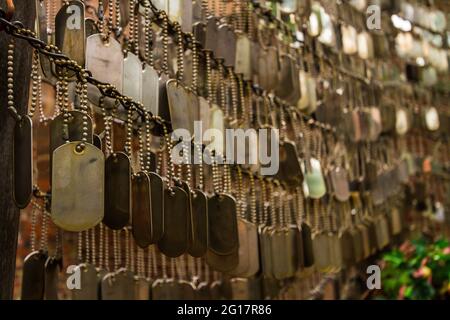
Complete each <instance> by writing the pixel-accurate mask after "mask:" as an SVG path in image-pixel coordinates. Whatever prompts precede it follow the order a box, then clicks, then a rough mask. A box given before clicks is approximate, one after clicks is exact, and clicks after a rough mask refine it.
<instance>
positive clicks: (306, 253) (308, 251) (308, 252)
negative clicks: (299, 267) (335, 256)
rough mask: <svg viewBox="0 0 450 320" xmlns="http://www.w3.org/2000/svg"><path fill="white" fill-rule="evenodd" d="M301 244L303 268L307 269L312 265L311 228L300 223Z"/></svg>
mask: <svg viewBox="0 0 450 320" xmlns="http://www.w3.org/2000/svg"><path fill="white" fill-rule="evenodd" d="M301 232H302V242H303V257H304V264H305V268H309V267H311V266H313V265H314V251H313V245H312V234H311V227H310V226H309V225H308V224H306V223H302V230H301Z"/></svg>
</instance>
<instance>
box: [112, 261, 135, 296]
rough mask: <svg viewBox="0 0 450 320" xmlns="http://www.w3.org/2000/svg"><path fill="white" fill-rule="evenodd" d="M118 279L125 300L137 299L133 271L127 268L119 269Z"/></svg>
mask: <svg viewBox="0 0 450 320" xmlns="http://www.w3.org/2000/svg"><path fill="white" fill-rule="evenodd" d="M116 281H117V282H118V285H119V288H120V290H122V292H123V293H122V294H123V300H135V295H134V293H135V291H134V274H133V272H131V271H130V270H128V269H126V268H121V269H119V270H118V271H117V273H116Z"/></svg>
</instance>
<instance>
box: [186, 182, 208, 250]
mask: <svg viewBox="0 0 450 320" xmlns="http://www.w3.org/2000/svg"><path fill="white" fill-rule="evenodd" d="M191 220H192V221H193V222H191V226H192V231H193V232H192V235H193V237H192V238H191V239H189V248H188V253H189V254H190V255H191V256H193V257H197V258H200V257H203V256H204V255H205V254H206V250H207V248H208V197H207V196H206V194H205V193H204V192H203V191H201V190H194V194H193V196H192V215H191ZM189 234H191V233H189Z"/></svg>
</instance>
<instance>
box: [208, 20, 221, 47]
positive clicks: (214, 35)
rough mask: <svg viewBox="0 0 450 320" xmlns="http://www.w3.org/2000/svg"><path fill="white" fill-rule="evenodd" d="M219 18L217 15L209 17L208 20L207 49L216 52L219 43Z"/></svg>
mask: <svg viewBox="0 0 450 320" xmlns="http://www.w3.org/2000/svg"><path fill="white" fill-rule="evenodd" d="M217 25H218V20H217V18H215V17H209V18H208V20H207V21H206V28H205V30H206V31H205V33H206V40H205V50H208V51H212V52H214V53H216V51H217V47H218V45H219V43H218V41H217V39H218V33H219V32H218V30H217Z"/></svg>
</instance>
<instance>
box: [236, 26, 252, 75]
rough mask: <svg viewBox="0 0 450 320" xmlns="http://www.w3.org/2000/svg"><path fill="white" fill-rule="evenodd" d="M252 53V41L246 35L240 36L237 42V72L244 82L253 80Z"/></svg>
mask: <svg viewBox="0 0 450 320" xmlns="http://www.w3.org/2000/svg"><path fill="white" fill-rule="evenodd" d="M251 52H252V48H251V42H250V39H249V38H248V37H247V36H246V35H244V34H239V35H238V36H237V41H236V62H235V72H236V73H238V74H242V75H243V77H244V80H251V79H252V58H251Z"/></svg>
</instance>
